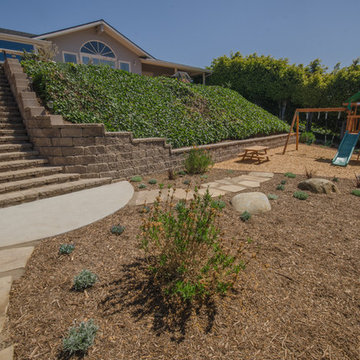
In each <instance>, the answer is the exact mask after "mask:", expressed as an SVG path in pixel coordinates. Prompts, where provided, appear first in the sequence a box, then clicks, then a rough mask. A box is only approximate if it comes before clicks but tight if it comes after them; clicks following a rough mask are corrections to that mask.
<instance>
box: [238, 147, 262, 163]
mask: <svg viewBox="0 0 360 360" xmlns="http://www.w3.org/2000/svg"><path fill="white" fill-rule="evenodd" d="M268 149H269V148H268V147H267V146H249V147H247V148H245V149H244V150H245V152H244V153H241V154H239V156H242V159H241V161H244V160H246V159H250V160H253V159H255V160H257V161H258V164H260V163H261V162H262V161H269V156H268V155H267V150H268Z"/></svg>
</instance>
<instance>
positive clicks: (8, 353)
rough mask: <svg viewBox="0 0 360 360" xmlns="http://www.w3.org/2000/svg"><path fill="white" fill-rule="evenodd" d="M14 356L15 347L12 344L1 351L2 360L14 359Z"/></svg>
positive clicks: (0, 359) (0, 357)
mask: <svg viewBox="0 0 360 360" xmlns="http://www.w3.org/2000/svg"><path fill="white" fill-rule="evenodd" d="M13 358H14V347H13V346H12V345H11V346H9V347H8V348H6V349H4V350H1V351H0V360H12V359H13Z"/></svg>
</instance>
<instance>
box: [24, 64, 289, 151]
mask: <svg viewBox="0 0 360 360" xmlns="http://www.w3.org/2000/svg"><path fill="white" fill-rule="evenodd" d="M22 65H23V67H24V69H25V72H26V73H27V74H28V75H30V76H31V78H32V81H33V87H34V89H35V90H36V92H37V93H38V95H39V97H40V98H41V99H42V101H43V103H44V105H45V106H47V108H49V109H50V110H51V111H52V112H53V113H55V114H61V115H63V117H64V118H65V119H66V120H69V121H71V122H74V123H104V124H105V126H106V129H107V130H108V131H132V132H133V133H134V136H135V137H140V138H141V137H154V136H155V137H157V136H161V137H166V138H167V139H168V142H169V143H171V144H172V145H173V146H174V147H182V146H191V145H200V144H209V143H215V142H219V141H222V140H230V139H244V138H249V137H252V136H260V135H270V134H276V133H281V132H285V131H287V130H288V125H287V124H286V123H285V122H283V121H280V120H279V119H278V118H277V117H275V116H273V115H271V114H270V113H268V112H267V111H265V110H263V109H262V108H260V107H259V106H256V105H254V104H252V103H251V102H249V101H247V100H246V99H245V98H243V97H242V96H241V95H239V94H238V93H237V92H236V91H233V90H230V89H226V88H223V87H219V86H203V85H195V84H185V83H183V82H181V81H179V80H176V79H172V78H165V77H158V78H152V77H146V76H141V75H137V74H132V73H128V72H125V71H122V70H114V69H111V68H110V67H108V66H95V65H74V64H61V63H52V62H38V61H35V60H26V61H23V62H22Z"/></svg>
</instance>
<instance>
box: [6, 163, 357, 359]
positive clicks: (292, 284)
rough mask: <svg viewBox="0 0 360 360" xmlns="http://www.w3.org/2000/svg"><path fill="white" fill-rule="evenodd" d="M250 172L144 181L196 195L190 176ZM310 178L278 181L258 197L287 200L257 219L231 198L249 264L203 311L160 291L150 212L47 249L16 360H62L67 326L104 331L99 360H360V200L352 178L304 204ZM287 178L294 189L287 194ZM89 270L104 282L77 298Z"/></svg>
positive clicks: (25, 310) (27, 298) (227, 217)
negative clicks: (150, 258)
mask: <svg viewBox="0 0 360 360" xmlns="http://www.w3.org/2000/svg"><path fill="white" fill-rule="evenodd" d="M239 174H240V172H238V171H232V172H229V171H226V170H216V169H214V170H212V171H211V172H210V173H209V174H208V177H207V178H206V179H200V177H199V176H196V177H189V176H185V177H181V178H178V179H177V180H176V181H168V180H167V174H161V175H158V176H149V177H146V178H144V181H143V182H144V183H147V181H148V180H149V179H150V178H157V179H158V181H159V182H160V183H161V182H162V183H164V184H165V188H166V186H167V184H168V183H172V184H174V183H176V186H177V187H183V188H185V187H186V185H184V184H183V181H184V180H185V179H191V181H192V184H194V183H196V182H198V181H203V182H209V181H212V180H214V179H221V178H223V177H226V176H237V175H239ZM303 179H304V176H299V175H298V176H297V177H296V178H295V179H288V178H285V177H284V175H282V174H276V175H275V176H274V178H273V179H272V180H270V181H268V182H266V183H263V184H261V188H260V190H259V189H253V190H249V191H261V192H264V193H265V194H268V193H273V194H277V195H278V196H279V198H278V199H277V200H274V201H271V205H272V210H271V211H270V212H268V213H265V214H261V215H253V216H252V217H251V219H250V220H249V221H247V222H243V221H241V220H240V217H239V215H240V214H239V213H236V212H235V211H234V210H233V209H232V207H231V205H230V200H231V197H232V196H233V194H227V195H226V196H224V197H223V200H224V201H225V202H226V204H227V206H226V208H225V209H224V210H223V216H222V218H221V227H222V229H223V230H224V232H225V235H224V242H225V244H226V246H228V247H232V246H239V244H242V245H243V248H244V251H243V253H242V255H241V256H242V257H243V259H244V261H245V262H246V264H247V265H246V269H245V270H243V271H242V272H241V274H240V277H239V280H238V282H237V283H236V286H235V288H234V290H233V291H231V292H229V293H228V295H227V296H225V297H220V296H219V297H216V298H214V299H213V300H212V301H209V302H207V303H205V304H203V306H198V307H196V306H194V307H193V308H191V307H180V306H179V307H177V306H174V305H171V304H169V303H168V302H167V301H166V298H164V297H163V296H162V293H161V291H160V290H159V289H157V288H156V286H155V285H154V283H153V282H152V279H151V276H150V275H149V273H148V271H147V268H146V265H145V263H144V257H145V255H144V252H143V251H142V250H141V249H140V248H139V243H140V239H139V238H138V235H139V233H140V231H139V227H140V225H141V221H142V217H143V216H144V215H143V214H142V213H141V209H142V207H141V206H137V207H135V206H126V207H125V208H123V209H121V210H120V211H118V212H117V213H115V214H113V215H111V216H109V217H107V218H105V219H103V220H100V221H98V222H96V223H94V224H91V225H89V226H86V227H84V228H81V229H78V230H75V231H72V232H70V233H67V234H63V235H59V236H56V237H53V238H48V239H45V240H43V241H42V242H41V243H40V244H39V245H38V246H37V247H36V249H35V251H34V253H33V256H32V257H31V259H30V260H29V262H28V265H27V268H26V272H25V275H24V276H23V277H22V278H21V279H19V280H17V281H15V282H14V285H13V287H12V291H11V301H10V305H9V309H8V317H9V321H8V323H7V325H6V331H7V334H8V335H9V339H10V342H11V343H13V344H14V345H15V355H16V356H15V358H16V359H46V360H49V359H59V358H61V348H62V338H63V337H64V336H65V335H67V332H68V328H69V327H70V326H72V325H73V324H74V322H75V323H79V322H80V321H83V320H87V319H94V322H95V323H96V324H97V325H98V326H99V331H98V333H97V336H96V339H95V343H94V345H93V346H92V347H91V348H90V350H89V353H88V354H87V355H86V356H85V359H89V360H90V359H96V360H100V359H104V360H111V359H114V360H115V359H116V360H120V359H124V360H125V359H126V360H131V359H136V360H139V359H143V360H145V359H146V360H149V359H154V360H155V359H157V360H158V359H159V360H160V359H166V360H170V359H179V360H180V359H181V360H185V359H189V360H190V359H191V360H200V359H201V360H203V359H231V360H232V359H234V360H235V359H236V360H239V359H246V360H247V359H249V360H250V359H251V360H253V359H258V360H267V359H269V360H270V359H271V360H277V359H303V360H305V359H306V360H308V359H319V360H320V359H321V360H335V359H339V360H340V359H342V360H345V359H348V360H356V359H359V358H360V357H359V346H360V302H359V299H360V281H359V280H360V261H359V259H360V242H359V234H360V231H359V229H360V216H359V215H360V198H359V197H355V196H353V195H350V191H351V190H352V189H354V188H355V186H354V182H353V181H351V180H348V179H340V181H339V182H338V183H337V185H338V187H339V189H340V191H341V193H340V194H334V195H320V194H310V195H309V198H308V199H307V200H304V201H301V200H298V199H296V198H294V197H293V193H294V191H296V190H297V184H298V183H299V181H300V180H303ZM281 180H286V181H287V183H286V184H285V190H284V191H280V190H276V186H277V185H278V184H279V183H280V181H281ZM135 186H137V185H135ZM157 186H158V185H151V186H150V185H148V188H149V189H150V188H156V187H157ZM64 211H65V209H64ZM84 211H86V209H84ZM118 224H121V225H123V226H125V231H124V233H123V234H121V235H119V236H117V235H114V234H112V233H111V232H110V228H111V227H112V226H113V225H118ZM24 231H26V229H24ZM63 243H71V244H75V250H74V252H73V253H72V254H71V255H59V246H60V244H63ZM83 269H89V270H91V271H92V272H94V273H95V274H97V276H98V282H97V283H96V284H95V286H94V287H92V288H89V289H88V290H87V291H85V292H75V291H72V290H71V288H72V284H73V277H74V276H75V275H77V274H78V273H79V272H80V271H81V270H83Z"/></svg>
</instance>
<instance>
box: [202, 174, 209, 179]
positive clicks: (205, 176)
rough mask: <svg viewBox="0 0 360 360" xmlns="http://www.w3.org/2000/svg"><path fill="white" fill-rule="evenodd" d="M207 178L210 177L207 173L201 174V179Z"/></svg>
mask: <svg viewBox="0 0 360 360" xmlns="http://www.w3.org/2000/svg"><path fill="white" fill-rule="evenodd" d="M207 178H208V176H207V175H201V176H200V179H207Z"/></svg>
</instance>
